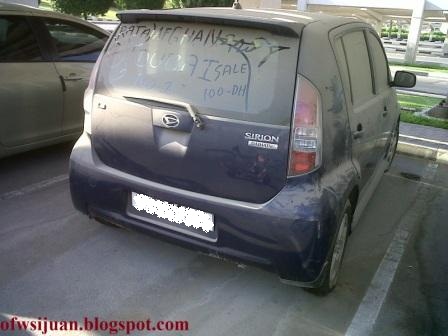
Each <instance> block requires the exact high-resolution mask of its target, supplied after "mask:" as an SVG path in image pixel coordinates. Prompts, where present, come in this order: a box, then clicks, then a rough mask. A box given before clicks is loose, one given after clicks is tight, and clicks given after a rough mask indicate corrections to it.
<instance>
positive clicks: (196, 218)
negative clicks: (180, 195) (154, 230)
mask: <svg viewBox="0 0 448 336" xmlns="http://www.w3.org/2000/svg"><path fill="white" fill-rule="evenodd" d="M127 212H128V215H129V216H131V217H134V218H138V219H140V220H144V221H146V222H149V223H151V224H154V225H157V226H160V227H164V228H167V229H170V230H174V231H178V232H182V233H184V234H187V235H190V236H194V237H197V238H201V239H206V240H210V241H216V240H217V234H216V229H215V224H214V216H213V214H211V213H208V212H204V211H201V210H197V209H193V208H189V207H185V206H182V205H178V204H174V203H170V202H166V201H162V200H159V199H156V198H154V197H150V196H147V195H144V194H139V193H136V192H132V193H131V194H130V200H129V204H128V211H127Z"/></svg>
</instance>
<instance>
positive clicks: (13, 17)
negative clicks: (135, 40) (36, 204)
mask: <svg viewBox="0 0 448 336" xmlns="http://www.w3.org/2000/svg"><path fill="white" fill-rule="evenodd" d="M108 37H109V33H108V32H106V31H105V30H103V29H101V28H99V27H97V26H95V25H93V24H90V23H88V22H86V21H83V20H81V19H78V18H75V17H73V16H69V15H63V14H59V13H55V12H50V11H44V10H39V9H36V8H33V7H28V6H22V5H12V4H6V3H0V106H1V108H0V158H1V157H4V156H8V155H11V154H14V153H18V152H23V151H26V150H30V149H32V148H37V147H42V146H46V145H50V144H54V143H58V142H63V141H68V140H72V139H76V138H77V137H79V134H80V133H81V131H82V127H83V119H84V110H83V106H82V105H83V95H84V90H85V89H86V87H87V84H88V81H89V77H90V72H91V70H92V68H93V65H94V63H95V61H96V59H97V58H98V55H99V54H100V52H101V50H102V49H103V47H104V45H105V43H106V41H107V39H108Z"/></svg>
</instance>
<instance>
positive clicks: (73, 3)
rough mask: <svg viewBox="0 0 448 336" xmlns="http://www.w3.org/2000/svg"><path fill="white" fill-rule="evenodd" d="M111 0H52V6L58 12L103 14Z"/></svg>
mask: <svg viewBox="0 0 448 336" xmlns="http://www.w3.org/2000/svg"><path fill="white" fill-rule="evenodd" d="M112 4H113V0H83V1H79V0H53V2H52V6H53V8H54V9H56V10H57V11H59V12H63V13H67V14H72V15H76V16H82V17H84V19H87V16H88V15H94V16H97V15H103V14H105V13H106V12H107V11H108V10H109V8H110V7H111V6H112Z"/></svg>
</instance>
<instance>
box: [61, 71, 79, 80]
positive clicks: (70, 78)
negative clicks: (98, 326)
mask: <svg viewBox="0 0 448 336" xmlns="http://www.w3.org/2000/svg"><path fill="white" fill-rule="evenodd" d="M82 79H83V78H82V77H79V76H78V75H77V74H76V73H74V72H72V73H70V74H69V75H68V76H67V77H64V80H66V81H72V82H74V81H79V80H82Z"/></svg>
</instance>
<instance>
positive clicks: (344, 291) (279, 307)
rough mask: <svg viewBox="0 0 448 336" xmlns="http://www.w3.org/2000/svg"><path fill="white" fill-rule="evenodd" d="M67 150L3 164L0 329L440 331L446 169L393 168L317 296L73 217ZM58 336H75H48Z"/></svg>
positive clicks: (447, 263) (447, 329)
mask: <svg viewBox="0 0 448 336" xmlns="http://www.w3.org/2000/svg"><path fill="white" fill-rule="evenodd" d="M72 145H73V144H63V145H59V146H54V147H50V148H46V149H42V150H38V151H33V152H30V153H25V154H21V155H18V156H15V157H11V158H7V159H3V160H0V321H1V320H9V319H11V317H13V316H16V317H19V318H25V319H31V320H32V319H38V318H39V317H47V318H48V319H52V320H79V321H81V320H82V319H83V318H84V317H86V316H87V317H95V316H97V317H100V318H102V319H105V320H138V319H143V320H145V319H147V318H151V319H152V320H188V322H189V329H190V330H189V331H188V332H176V333H167V334H176V335H184V334H185V335H346V334H348V332H350V335H356V334H360V330H363V329H362V328H367V329H368V330H370V331H372V334H374V335H444V334H448V304H447V303H448V290H447V289H446V288H447V282H448V279H447V276H446V274H448V260H447V258H446V255H448V244H446V239H447V237H448V221H447V220H446V218H448V207H447V205H448V202H447V199H448V167H447V166H446V165H443V164H436V163H433V162H431V161H428V160H423V159H419V158H412V157H407V156H404V155H398V156H397V157H396V158H395V160H394V163H393V166H392V168H391V170H390V171H389V172H388V173H387V174H385V175H384V177H383V179H382V180H381V183H380V184H379V186H378V188H377V190H376V192H375V194H374V196H373V197H372V199H371V201H370V202H369V204H368V206H367V208H366V210H365V211H364V214H363V216H362V218H361V220H360V222H359V224H358V226H357V227H356V228H355V230H354V231H353V233H352V235H351V237H350V240H349V243H348V247H347V252H346V257H345V260H344V264H343V269H342V274H341V278H340V280H339V286H338V287H337V288H336V289H335V291H334V292H333V293H331V294H330V295H329V296H327V297H317V296H314V295H313V294H311V293H309V292H307V291H305V290H303V289H300V288H296V287H292V286H288V285H285V284H282V283H280V282H279V281H278V278H277V276H276V275H275V274H272V273H268V272H265V271H263V270H260V269H258V268H256V267H252V266H244V265H239V264H237V263H234V262H231V261H226V260H219V259H216V258H212V257H209V256H206V255H203V254H199V253H196V252H194V251H190V250H188V249H184V248H181V247H178V246H176V245H172V244H168V243H166V242H163V241H160V240H157V239H155V238H152V237H151V236H147V235H144V234H140V233H136V232H132V231H127V230H123V229H117V228H113V227H108V226H104V225H102V224H99V223H98V222H96V221H94V220H90V219H88V218H87V217H85V216H83V215H81V214H79V213H78V212H76V211H75V210H74V208H73V207H72V205H71V201H70V194H69V190H68V180H67V169H68V156H69V153H70V149H71V147H72ZM403 230H404V231H403ZM402 231H403V232H405V233H406V234H405V235H404V236H403V235H401V236H400V235H398V236H399V240H398V242H399V243H400V244H401V245H400V246H401V247H402V248H399V249H397V248H396V246H395V245H394V244H396V243H397V232H398V233H402ZM391 251H392V252H391ZM391 256H392V257H391ZM384 265H386V266H387V265H389V266H388V267H386V268H384ZM390 265H395V266H396V267H395V268H394V267H390ZM369 295H373V296H374V297H375V298H377V299H376V300H373V301H369V298H370V297H371V296H369ZM381 298H383V299H381ZM380 299H381V300H380ZM366 312H367V313H368V316H369V317H370V320H368V319H365V318H360V316H361V317H362V316H365V315H363V314H365V313H366ZM369 323H370V325H369ZM11 334H12V333H11ZM21 334H23V335H25V334H26V333H24V332H22V333H21V332H18V331H15V332H14V335H21ZM37 334H41V333H38V332H34V334H33V333H31V332H28V335H37ZM63 334H64V335H72V334H70V333H63V332H60V333H51V335H63ZM84 334H85V335H87V333H79V332H78V333H76V335H84ZM96 334H98V335H99V334H100V333H99V332H98V333H89V335H96ZM160 334H163V333H160Z"/></svg>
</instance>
